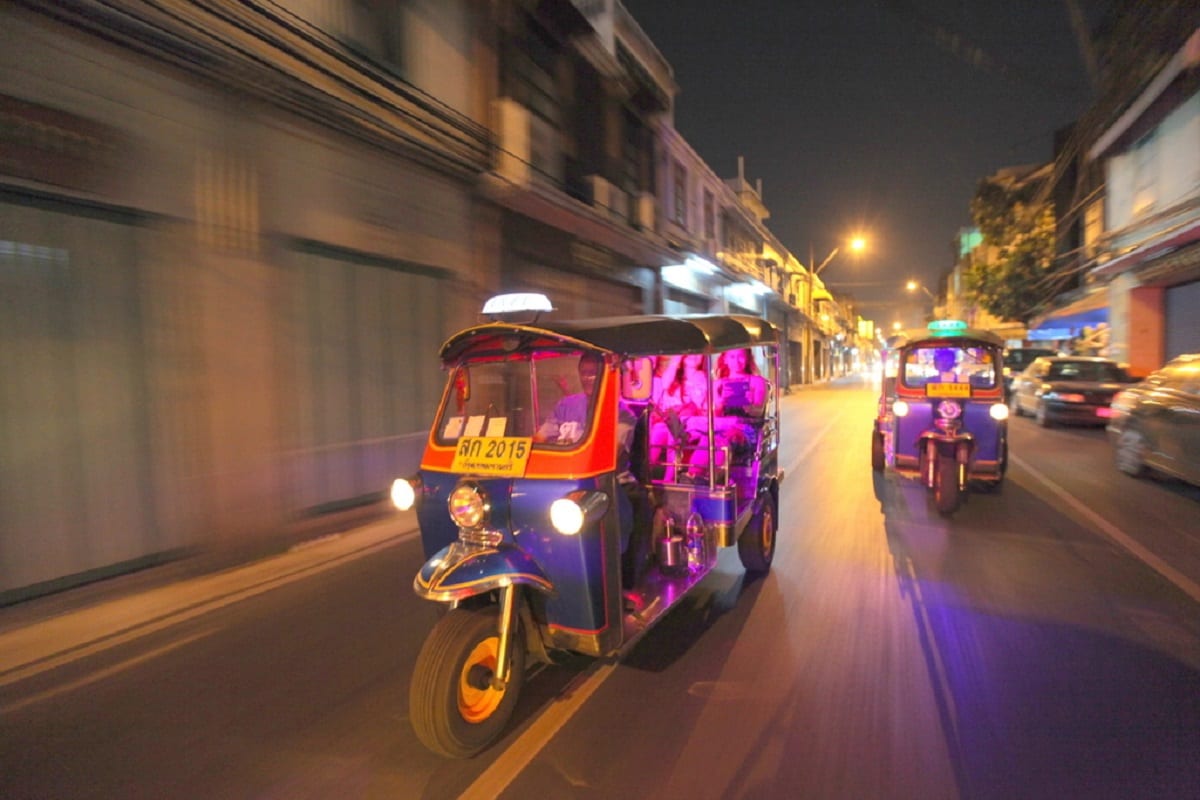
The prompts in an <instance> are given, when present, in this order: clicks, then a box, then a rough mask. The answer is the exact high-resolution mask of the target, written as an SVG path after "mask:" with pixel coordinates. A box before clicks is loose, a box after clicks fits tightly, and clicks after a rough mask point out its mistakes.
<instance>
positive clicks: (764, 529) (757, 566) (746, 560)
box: [738, 493, 778, 575]
mask: <svg viewBox="0 0 1200 800" xmlns="http://www.w3.org/2000/svg"><path fill="white" fill-rule="evenodd" d="M776 502H777V501H776V500H775V495H774V494H772V493H768V494H767V496H766V497H765V498H763V503H762V506H761V507H760V508H759V509H758V511H757V513H755V515H754V516H753V517H751V518H750V521H749V522H748V523H746V527H745V529H744V530H743V531H742V535H741V536H739V537H738V558H740V559H741V560H742V566H743V567H745V568H746V572H748V573H750V574H751V575H762V574H765V573H766V572H767V571H768V570H770V569H771V561H772V560H773V559H774V558H775V531H776V514H777V512H778V508H777V505H776Z"/></svg>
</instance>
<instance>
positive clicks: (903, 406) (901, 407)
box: [892, 400, 908, 417]
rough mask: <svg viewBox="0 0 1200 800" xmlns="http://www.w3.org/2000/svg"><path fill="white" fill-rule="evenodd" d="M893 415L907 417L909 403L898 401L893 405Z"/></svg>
mask: <svg viewBox="0 0 1200 800" xmlns="http://www.w3.org/2000/svg"><path fill="white" fill-rule="evenodd" d="M892 413H893V414H895V415H896V416H897V417H907V416H908V403H906V402H904V401H903V400H897V401H896V402H894V403H892Z"/></svg>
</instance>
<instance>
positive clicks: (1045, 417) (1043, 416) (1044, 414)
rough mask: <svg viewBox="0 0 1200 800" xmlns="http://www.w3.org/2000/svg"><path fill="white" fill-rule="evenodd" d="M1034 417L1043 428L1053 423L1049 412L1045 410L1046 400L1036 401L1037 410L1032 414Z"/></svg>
mask: <svg viewBox="0 0 1200 800" xmlns="http://www.w3.org/2000/svg"><path fill="white" fill-rule="evenodd" d="M1034 419H1035V420H1037V424H1038V425H1041V426H1042V427H1043V428H1049V427H1050V426H1051V425H1053V424H1054V423H1053V421H1051V419H1050V412H1049V411H1047V410H1046V402H1045V401H1044V400H1043V401H1039V402H1038V405H1037V412H1036V413H1035V414H1034Z"/></svg>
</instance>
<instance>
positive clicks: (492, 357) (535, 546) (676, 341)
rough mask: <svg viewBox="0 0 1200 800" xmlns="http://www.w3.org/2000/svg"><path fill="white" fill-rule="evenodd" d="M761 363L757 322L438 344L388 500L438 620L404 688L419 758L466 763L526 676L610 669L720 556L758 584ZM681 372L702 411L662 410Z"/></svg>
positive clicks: (737, 319) (676, 321) (766, 484)
mask: <svg viewBox="0 0 1200 800" xmlns="http://www.w3.org/2000/svg"><path fill="white" fill-rule="evenodd" d="M502 307H503V306H502ZM485 310H486V309H485ZM778 345H779V333H778V331H777V330H776V329H775V328H774V327H773V326H772V325H771V324H770V323H769V322H767V321H766V320H762V319H758V318H755V317H751V316H740V315H705V316H689V317H667V316H635V317H612V318H603V319H590V320H575V321H544V320H539V319H537V318H536V317H535V318H534V319H533V320H531V321H522V322H515V321H511V319H507V318H500V317H496V318H493V319H492V320H490V321H488V322H485V323H483V324H480V325H477V326H475V327H472V328H468V329H467V330H464V331H462V332H460V333H457V334H455V335H454V336H452V337H451V338H450V339H449V340H448V341H446V343H445V344H444V345H443V346H442V348H441V359H442V363H443V366H444V368H445V370H446V371H447V372H448V379H447V382H446V388H445V391H444V394H443V397H442V401H441V404H440V406H439V408H438V411H437V415H436V417H435V419H434V421H433V425H432V427H431V429H430V432H429V436H428V440H427V442H426V445H425V451H424V455H423V457H422V461H421V465H420V469H419V471H418V472H417V473H416V474H415V475H413V476H411V477H408V478H403V479H397V480H396V481H395V482H394V483H393V485H392V498H393V502H394V503H395V504H396V506H397V507H398V508H411V507H413V506H414V505H415V507H416V512H417V518H418V521H419V524H420V529H421V539H422V543H423V545H424V549H425V553H426V556H427V558H428V560H427V561H426V562H425V564H424V566H422V567H421V569H420V571H419V572H418V574H417V576H416V578H415V580H414V583H413V588H414V590H415V591H416V593H417V594H418V595H420V596H421V597H424V598H427V599H429V600H431V601H434V602H438V603H443V604H445V605H446V606H447V607H448V609H449V610H448V611H447V613H445V615H443V616H442V617H441V618H440V619H439V621H438V622H437V623H436V625H435V626H434V628H433V629H432V631H431V632H430V634H429V637H428V638H427V640H426V641H425V643H424V646H423V647H422V649H421V652H420V655H419V656H418V658H417V662H416V665H415V671H414V675H413V679H412V684H411V687H410V698H409V703H410V713H411V720H412V725H413V728H414V731H415V732H416V734H417V737H418V738H419V739H420V740H421V741H422V742H423V743H424V744H425V745H426V746H427V747H429V748H430V749H432V750H434V751H435V752H438V753H441V754H444V755H448V756H452V757H469V756H472V755H474V754H476V753H478V752H479V751H481V750H482V749H484V748H486V747H487V746H488V745H489V744H491V743H492V742H494V741H495V740H496V739H497V738H498V737H499V736H500V735H501V734H502V732H503V730H504V728H505V725H506V723H507V721H508V719H509V717H510V715H511V714H512V711H513V708H514V706H515V704H516V702H517V697H518V695H519V693H520V690H521V686H522V683H523V680H524V676H525V673H526V671H527V669H528V666H529V665H530V663H531V662H534V661H542V662H547V663H549V662H551V661H552V659H553V657H554V655H555V654H556V653H558V652H562V651H567V652H572V653H579V654H585V655H588V656H594V657H612V656H620V655H621V654H623V653H625V652H626V651H627V650H628V649H629V648H630V647H631V646H632V645H633V644H634V643H635V642H636V641H637V640H638V639H639V637H641V636H642V635H643V634H645V633H646V631H648V630H649V629H650V628H651V626H653V625H654V624H655V622H657V621H658V620H660V619H661V618H662V617H663V615H664V614H666V613H667V612H668V611H669V610H670V609H671V608H672V607H673V606H675V605H676V604H677V603H678V602H679V601H680V600H681V599H682V598H683V597H684V596H685V595H686V594H687V593H688V592H689V590H691V589H692V588H693V587H694V586H695V585H696V584H698V583H699V582H700V581H701V580H702V579H703V578H704V576H705V575H706V574H708V573H709V571H711V570H712V569H713V568H714V566H715V565H716V563H717V557H718V551H719V550H720V549H721V548H726V547H737V550H738V554H739V556H740V558H741V562H742V564H743V565H744V567H745V569H746V570H747V571H748V572H751V573H765V572H766V571H767V570H768V569H769V568H770V566H771V561H772V558H773V556H774V553H775V535H776V525H777V521H776V518H777V511H778V497H779V486H780V482H781V481H782V479H783V472H782V470H781V469H780V467H779V463H778V447H779V437H780V429H779V381H778V369H779V366H778V362H777V358H778ZM685 358H686V359H688V363H689V364H690V365H691V368H692V369H693V372H694V375H695V376H697V377H698V378H699V379H698V380H696V381H693V384H694V385H693V386H692V387H691V388H692V389H693V390H695V391H696V392H699V391H703V392H705V393H706V394H705V396H703V397H701V396H700V395H699V394H697V396H696V397H695V398H694V399H695V400H696V402H695V403H689V404H686V405H685V404H683V403H676V404H674V407H673V408H667V409H664V407H666V406H671V405H672V401H671V392H672V391H675V390H678V391H677V394H678V395H679V396H680V397H682V394H683V384H682V383H681V380H682V376H683V375H684V372H685V370H684V366H683V360H684V359H685ZM704 378H707V380H704ZM675 399H677V400H678V399H679V397H676V398H675ZM701 400H704V401H705V402H703V403H701V402H700V401H701Z"/></svg>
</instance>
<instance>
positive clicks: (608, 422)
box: [421, 367, 620, 478]
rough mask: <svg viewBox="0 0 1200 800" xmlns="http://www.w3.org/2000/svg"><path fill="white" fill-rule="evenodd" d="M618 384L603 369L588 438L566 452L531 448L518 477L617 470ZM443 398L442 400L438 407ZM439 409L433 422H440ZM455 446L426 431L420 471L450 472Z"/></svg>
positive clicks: (613, 375) (581, 475) (613, 374)
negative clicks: (523, 468) (522, 471)
mask: <svg viewBox="0 0 1200 800" xmlns="http://www.w3.org/2000/svg"><path fill="white" fill-rule="evenodd" d="M619 383H620V380H619V377H618V375H617V370H616V369H615V368H612V367H609V368H606V369H605V370H604V382H603V384H602V385H601V387H600V393H599V395H598V397H597V401H596V402H597V406H598V408H597V410H596V411H595V412H594V413H593V415H592V424H591V426H590V427H589V429H588V435H587V436H585V437H584V438H583V439H580V440H579V441H578V442H576V443H575V446H574V447H572V448H571V449H570V450H550V449H545V448H539V447H536V446H535V447H534V448H533V450H532V452H530V454H529V460H528V461H527V462H526V464H525V472H524V474H522V475H514V476H512V477H515V478H517V477H519V478H589V477H592V476H593V475H603V474H605V473H607V472H612V471H613V470H615V469H616V467H617V387H618V384H619ZM445 403H446V397H445V396H444V397H443V399H442V405H444V404H445ZM441 415H442V408H440V407H439V409H438V415H437V417H435V419H440V418H441ZM456 451H457V446H456V445H453V444H451V445H444V444H438V442H437V431H436V430H435V429H432V428H431V429H430V431H429V437H428V438H427V439H426V441H425V453H424V454H423V455H422V457H421V469H427V470H431V471H433V472H453V471H454V470H453V469H451V465H452V464H453V463H454V454H455V452H456Z"/></svg>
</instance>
